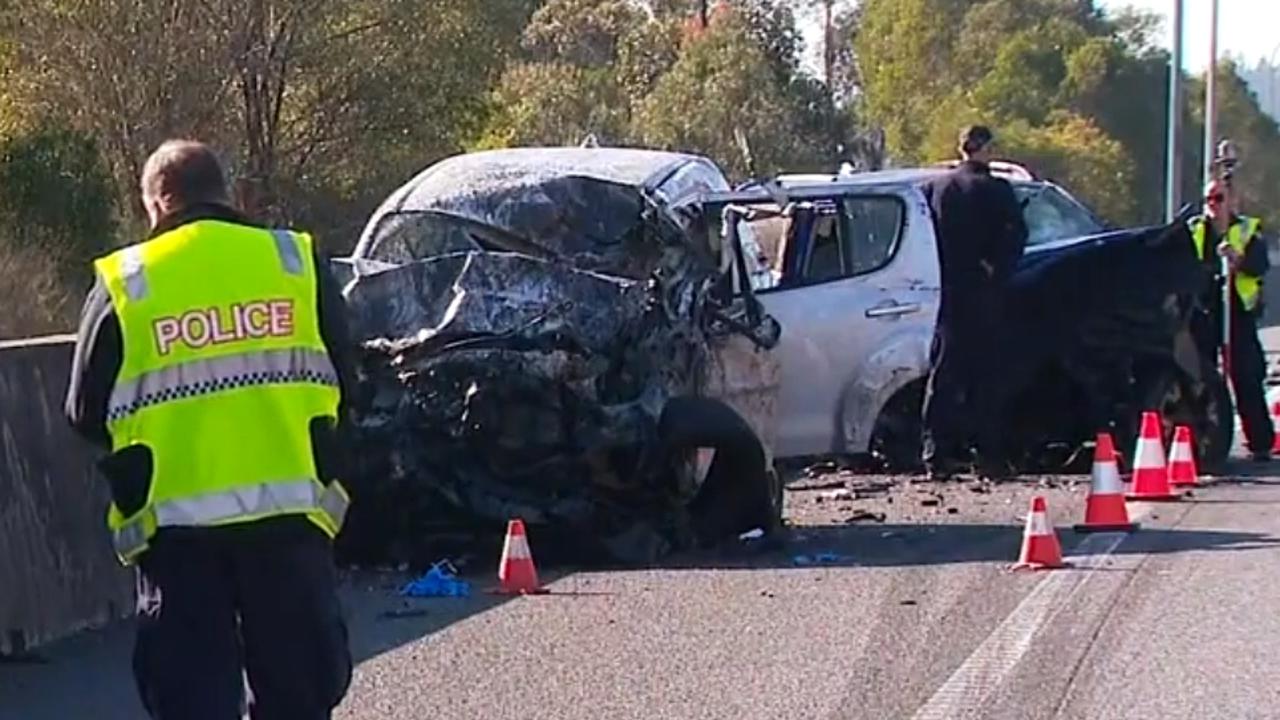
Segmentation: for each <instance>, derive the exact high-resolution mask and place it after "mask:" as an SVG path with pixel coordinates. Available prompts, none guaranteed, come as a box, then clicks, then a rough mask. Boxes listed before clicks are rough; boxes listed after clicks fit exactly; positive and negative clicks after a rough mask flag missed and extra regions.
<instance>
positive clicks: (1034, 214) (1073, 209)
mask: <svg viewBox="0 0 1280 720" xmlns="http://www.w3.org/2000/svg"><path fill="white" fill-rule="evenodd" d="M1014 193H1015V194H1016V195H1017V197H1018V200H1019V201H1021V202H1022V203H1023V210H1022V215H1023V218H1024V219H1025V220H1026V222H1027V231H1028V235H1027V245H1028V246H1035V245H1044V244H1046V243H1051V242H1056V241H1058V240H1069V239H1071V238H1079V237H1085V236H1088V235H1096V234H1097V233H1100V232H1102V231H1103V230H1104V229H1105V228H1104V227H1103V226H1102V224H1101V223H1100V222H1098V221H1097V219H1096V218H1094V217H1093V215H1092V214H1091V213H1090V212H1089V211H1088V210H1087V209H1085V207H1084V206H1083V205H1081V204H1080V203H1078V202H1075V201H1074V200H1072V199H1071V198H1070V197H1068V196H1067V195H1066V194H1065V193H1063V192H1061V191H1059V190H1058V189H1057V188H1054V187H1053V186H1052V185H1038V184H1037V185H1029V184H1015V185H1014Z"/></svg>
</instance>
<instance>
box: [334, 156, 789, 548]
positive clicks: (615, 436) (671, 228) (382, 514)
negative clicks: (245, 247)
mask: <svg viewBox="0 0 1280 720" xmlns="http://www.w3.org/2000/svg"><path fill="white" fill-rule="evenodd" d="M727 189H728V185H727V183H726V182H725V180H724V178H723V176H722V175H721V174H720V172H719V170H718V169H716V168H715V166H714V165H713V164H711V163H710V162H709V161H707V160H705V159H704V158H699V157H695V156H688V155H679V154H674V153H660V152H650V151H639V150H623V149H611V148H606V149H594V148H592V149H588V148H537V149H516V150H503V151H493V152H485V153H475V154H470V155H462V156H457V157H454V158H450V159H448V160H445V161H443V162H441V163H438V164H436V165H434V166H432V167H431V168H428V169H427V170H425V171H424V172H423V173H421V174H420V175H419V176H417V177H416V178H414V179H413V180H412V181H410V182H409V183H407V184H406V185H405V186H404V187H402V188H400V189H399V190H397V191H396V192H395V193H394V194H393V195H392V196H391V197H389V198H388V199H387V201H386V202H385V203H384V204H383V206H382V207H381V208H379V209H378V211H377V212H376V213H375V214H374V216H373V217H372V218H371V219H370V221H369V223H368V225H367V227H366V230H365V232H364V233H363V235H362V237H361V239H360V241H359V243H358V245H357V248H356V251H355V253H354V254H353V257H352V258H350V259H349V260H348V261H347V262H346V263H345V265H346V269H347V271H348V272H349V274H350V277H351V279H350V281H349V283H348V285H347V288H346V297H347V300H348V303H349V306H350V314H351V318H352V326H353V328H355V332H356V333H357V334H358V336H359V337H358V340H359V341H360V343H361V344H362V346H363V348H364V357H363V363H362V372H361V375H362V383H361V392H360V397H359V399H358V400H357V402H356V407H357V425H358V427H359V431H360V432H361V434H362V446H363V448H364V451H363V456H364V457H362V462H361V464H360V466H361V467H360V471H359V473H358V475H359V477H358V478H355V479H353V486H354V487H353V495H355V500H356V502H355V503H354V505H353V510H352V514H353V516H352V519H351V524H350V525H349V530H348V533H347V535H348V536H349V537H348V539H347V540H346V541H345V543H346V548H347V550H348V551H349V554H350V555H352V556H356V557H359V558H360V559H364V560H386V559H401V560H404V559H415V560H429V559H432V558H433V557H434V556H436V555H438V554H439V553H442V552H446V551H449V550H453V549H462V548H464V547H468V546H470V545H471V544H473V542H474V539H475V538H476V537H495V536H498V535H499V532H495V531H494V529H495V528H500V527H501V526H502V525H503V524H504V523H505V522H506V521H507V520H508V519H510V518H514V517H520V518H523V519H524V521H525V522H526V524H527V525H529V529H530V533H531V534H535V535H537V534H540V533H541V534H542V535H543V537H546V538H550V537H553V536H554V537H558V538H560V539H563V540H564V541H565V543H564V544H566V545H569V546H572V547H573V548H574V549H575V550H579V551H581V553H582V554H585V555H588V556H590V557H601V558H606V559H612V560H620V561H627V562H645V561H651V560H653V559H656V558H657V557H660V556H662V555H663V554H665V553H667V552H670V551H671V550H674V549H678V548H683V547H688V546H690V545H693V544H696V543H699V542H701V543H712V542H716V541H718V540H720V539H724V538H727V537H733V536H735V535H736V533H739V532H743V531H745V530H750V529H752V528H753V527H757V526H764V527H772V526H774V525H776V524H777V523H778V522H779V520H778V518H779V517H780V512H781V507H780V504H781V503H780V487H779V484H778V481H777V477H776V475H775V474H774V473H773V472H772V455H771V451H772V436H773V433H774V421H775V414H776V396H777V392H778V385H779V374H780V371H779V367H778V363H777V360H776V358H775V357H774V354H773V352H772V351H771V348H772V347H773V346H774V345H775V344H776V342H777V337H778V326H777V323H776V322H775V321H773V320H772V318H770V317H769V316H767V315H766V314H764V313H763V312H761V311H760V307H759V305H758V302H757V301H756V300H755V298H754V296H753V295H752V294H751V292H750V289H749V287H750V285H751V282H745V283H744V282H742V274H741V271H742V269H743V268H748V269H747V271H746V274H747V275H750V273H751V272H753V271H754V272H756V273H757V274H758V273H759V268H757V267H755V265H754V257H755V255H756V254H757V253H755V252H752V253H750V254H751V257H752V262H751V263H750V264H748V263H747V262H746V261H747V255H748V253H743V252H740V250H739V246H738V245H736V244H735V243H734V242H732V241H731V242H729V243H727V244H726V243H722V242H720V241H718V240H717V241H714V242H709V241H708V240H707V238H708V235H706V234H704V233H702V232H698V231H695V230H694V228H702V227H705V226H707V225H716V224H717V223H718V218H706V217H702V216H701V215H700V214H699V211H698V208H697V206H696V205H691V204H689V201H690V200H692V199H693V198H696V197H697V196H699V195H700V194H701V193H705V192H707V191H723V190H727ZM735 287H739V288H741V287H745V288H746V289H745V290H743V291H740V292H735V291H734V288H735ZM453 541H456V543H455V542H453Z"/></svg>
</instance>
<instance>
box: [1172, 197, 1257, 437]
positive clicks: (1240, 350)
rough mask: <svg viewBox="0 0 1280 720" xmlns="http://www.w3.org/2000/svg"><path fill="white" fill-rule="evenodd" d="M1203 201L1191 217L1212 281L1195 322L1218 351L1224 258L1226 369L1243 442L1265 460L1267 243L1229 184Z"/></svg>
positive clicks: (1206, 344)
mask: <svg viewBox="0 0 1280 720" xmlns="http://www.w3.org/2000/svg"><path fill="white" fill-rule="evenodd" d="M1204 203H1205V204H1204V214H1202V215H1200V216H1199V217H1196V218H1193V219H1192V220H1191V222H1190V229H1191V235H1192V239H1193V241H1194V242H1195V246H1196V254H1197V257H1199V258H1200V260H1201V262H1202V263H1203V264H1204V268H1205V273H1206V275H1207V276H1208V277H1209V278H1211V281H1210V282H1208V283H1207V286H1208V288H1209V289H1208V290H1206V293H1205V297H1203V298H1202V302H1201V303H1200V307H1201V311H1200V312H1199V313H1198V314H1197V315H1196V317H1195V318H1194V325H1193V327H1194V329H1195V334H1196V336H1197V338H1198V339H1199V341H1200V344H1201V350H1202V352H1205V354H1216V351H1217V350H1216V349H1217V347H1218V345H1219V343H1220V342H1221V339H1222V305H1223V295H1224V292H1223V289H1224V282H1225V280H1226V278H1225V277H1224V275H1223V261H1224V259H1225V262H1226V264H1227V265H1228V266H1229V268H1230V272H1231V274H1232V284H1233V288H1232V292H1231V293H1230V298H1231V300H1230V302H1231V315H1230V322H1229V325H1230V332H1231V336H1230V337H1231V340H1230V345H1229V353H1228V357H1227V370H1228V373H1227V374H1228V376H1229V378H1230V381H1231V388H1232V390H1233V392H1234V394H1235V400H1236V409H1237V412H1238V413H1239V415H1240V422H1241V425H1243V426H1244V435H1245V443H1246V445H1247V446H1248V448H1249V452H1250V454H1251V455H1252V456H1253V458H1254V459H1255V460H1258V461H1262V462H1265V461H1268V460H1270V459H1271V451H1272V447H1273V444H1274V443H1275V426H1274V423H1273V422H1272V419H1271V413H1270V409H1269V408H1268V407H1267V400H1266V394H1265V391H1264V388H1263V383H1264V381H1265V379H1266V360H1265V359H1264V356H1263V352H1262V345H1261V343H1260V342H1259V340H1258V318H1260V317H1261V316H1262V313H1263V311H1264V308H1263V302H1262V299H1263V293H1262V282H1263V278H1264V276H1265V275H1266V274H1267V272H1268V271H1269V270H1270V269H1271V262H1270V259H1269V258H1268V256H1267V244H1266V242H1265V241H1264V240H1263V237H1262V223H1261V222H1260V221H1259V220H1257V219H1256V218H1252V217H1248V216H1245V215H1240V214H1238V213H1236V212H1234V211H1233V208H1234V207H1235V201H1234V198H1233V193H1232V190H1231V186H1230V183H1228V182H1226V181H1223V180H1214V181H1213V182H1211V183H1209V185H1208V186H1207V187H1206V188H1205V193H1204Z"/></svg>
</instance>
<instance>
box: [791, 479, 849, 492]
mask: <svg viewBox="0 0 1280 720" xmlns="http://www.w3.org/2000/svg"><path fill="white" fill-rule="evenodd" d="M847 484H848V482H847V481H845V480H840V479H836V480H827V479H823V480H814V481H808V482H806V481H804V480H798V481H796V482H793V483H791V484H790V485H787V490H789V491H791V492H806V491H810V490H830V489H831V488H842V487H845V486H846V485H847Z"/></svg>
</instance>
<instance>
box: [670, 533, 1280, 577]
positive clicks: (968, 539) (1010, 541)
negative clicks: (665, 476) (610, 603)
mask: <svg viewBox="0 0 1280 720" xmlns="http://www.w3.org/2000/svg"><path fill="white" fill-rule="evenodd" d="M1057 534H1058V539H1059V541H1060V542H1061V544H1062V547H1063V549H1064V552H1065V553H1066V554H1067V555H1070V554H1071V553H1072V549H1073V548H1074V547H1076V546H1078V545H1079V544H1080V543H1081V542H1083V541H1084V539H1085V537H1087V536H1086V535H1083V534H1080V533H1076V532H1074V531H1073V530H1072V529H1071V528H1070V527H1069V526H1060V527H1058V528H1057ZM1021 545H1022V527H1021V526H1015V525H1012V524H1011V525H962V524H945V525H894V524H885V525H870V524H869V525H865V526H854V527H850V526H817V527H805V528H802V529H800V530H799V531H798V532H796V533H794V534H793V536H792V538H791V539H789V540H788V541H787V542H786V544H785V547H784V548H782V549H773V550H765V551H753V550H751V549H750V548H749V546H745V547H738V548H733V549H729V550H726V551H721V552H718V553H711V552H708V553H700V554H698V555H693V556H688V557H685V558H682V559H679V560H676V561H673V562H669V563H666V564H664V565H663V567H664V568H669V569H755V568H786V567H797V568H799V567H817V566H827V567H909V566H929V565H952V564H959V563H989V562H1013V561H1015V560H1016V559H1017V557H1018V552H1019V550H1020V549H1021ZM1277 547H1280V538H1276V537H1273V536H1270V535H1264V534H1259V533H1248V532H1227V531H1202V530H1178V529H1163V528H1151V527H1145V528H1142V529H1141V530H1139V531H1138V532H1136V533H1133V534H1132V535H1130V537H1129V538H1128V539H1127V540H1125V542H1124V543H1122V544H1121V545H1120V546H1119V547H1118V548H1117V549H1116V550H1115V554H1117V555H1126V554H1154V555H1159V554H1169V553H1182V552H1188V551H1193V550H1208V551H1253V550H1267V549H1272V548H1277Z"/></svg>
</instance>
